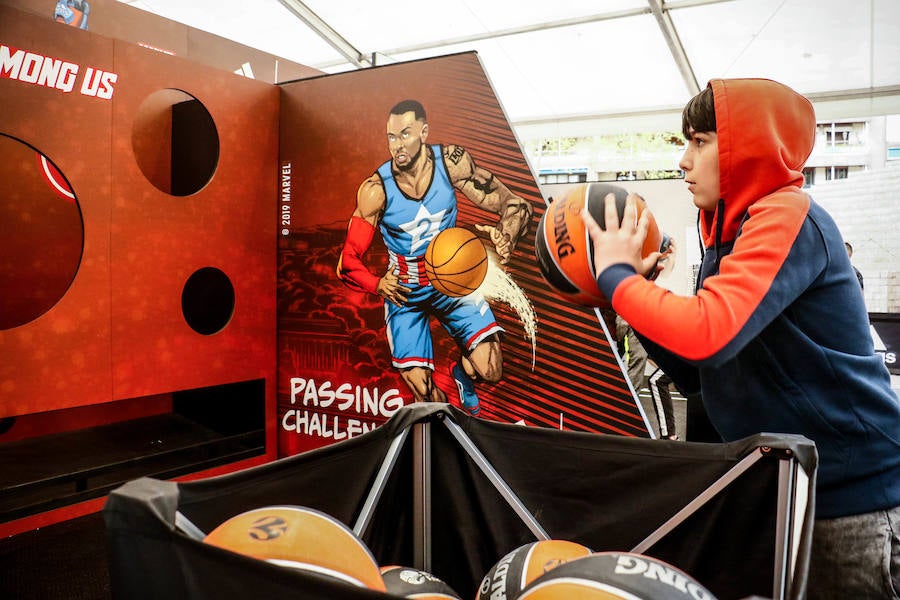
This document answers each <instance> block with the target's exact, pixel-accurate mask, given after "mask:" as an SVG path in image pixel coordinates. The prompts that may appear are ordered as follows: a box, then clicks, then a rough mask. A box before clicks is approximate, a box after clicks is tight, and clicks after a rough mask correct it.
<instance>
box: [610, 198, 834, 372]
mask: <svg viewBox="0 0 900 600" xmlns="http://www.w3.org/2000/svg"><path fill="white" fill-rule="evenodd" d="M809 206H810V200H809V197H808V196H807V195H806V194H804V193H802V192H800V191H799V190H784V191H782V192H778V193H775V194H772V195H770V196H767V197H766V198H763V199H761V200H760V201H758V202H757V203H756V204H754V205H753V206H751V207H750V209H749V218H748V219H747V220H746V221H745V222H744V224H743V227H742V229H741V233H740V234H739V235H738V237H737V238H736V240H735V243H734V247H733V249H732V252H731V253H730V254H728V255H727V256H725V257H724V258H722V260H721V263H720V266H719V272H718V273H717V274H714V275H711V276H709V277H707V278H706V279H705V280H704V281H703V285H702V287H701V288H700V289H699V290H698V292H697V295H696V296H690V297H686V296H679V295H676V294H673V293H672V292H669V291H668V290H665V289H664V288H661V287H659V286H657V285H656V284H654V283H653V282H650V281H647V280H645V279H644V278H643V277H640V276H639V275H637V274H635V273H634V271H633V270H631V269H629V268H627V267H625V266H624V265H613V266H612V267H610V268H608V269H606V270H604V271H603V273H601V274H600V276H599V277H598V279H597V282H598V285H599V286H600V289H601V290H602V291H603V293H604V294H606V295H607V297H608V298H612V305H613V308H614V309H615V311H616V312H617V313H619V314H621V315H622V317H623V318H624V319H625V320H627V321H628V322H629V323H631V325H632V327H634V329H635V330H636V331H638V332H640V333H641V334H642V335H643V336H644V337H646V338H647V339H649V340H650V341H651V342H652V343H654V344H656V345H657V346H660V347H661V348H664V349H666V350H667V351H669V352H671V353H673V354H675V355H677V356H678V357H680V358H681V359H682V360H686V361H689V362H691V363H693V364H696V365H700V366H718V365H720V364H722V363H724V362H726V361H728V360H729V359H731V358H733V357H734V356H735V355H736V354H737V353H738V352H739V351H740V350H741V349H742V348H743V347H744V346H745V345H746V344H747V343H748V342H749V341H750V340H752V339H753V338H754V337H756V336H757V335H758V334H759V333H760V332H761V331H762V330H763V329H764V328H765V327H766V326H767V325H768V324H769V323H771V322H772V320H774V319H775V318H776V317H777V316H778V315H780V314H781V313H782V312H783V311H784V309H785V308H786V307H787V306H789V305H790V304H791V303H792V302H794V301H795V300H796V299H797V298H798V297H799V296H800V295H801V294H802V293H803V291H804V290H806V289H807V288H808V287H809V286H810V284H811V283H812V282H813V281H814V280H815V279H816V277H818V275H819V274H820V273H821V272H822V271H823V269H824V268H825V265H826V264H827V260H828V258H827V252H826V250H825V246H824V242H823V240H822V237H821V234H820V232H819V230H818V228H817V227H815V225H814V224H813V223H812V221H809V220H807V219H806V216H807V212H808V210H809Z"/></svg>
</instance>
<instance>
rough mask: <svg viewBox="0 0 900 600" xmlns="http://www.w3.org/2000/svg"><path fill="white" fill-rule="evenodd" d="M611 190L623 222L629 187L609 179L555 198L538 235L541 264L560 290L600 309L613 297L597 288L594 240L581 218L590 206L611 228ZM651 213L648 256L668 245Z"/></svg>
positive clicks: (543, 272)
mask: <svg viewBox="0 0 900 600" xmlns="http://www.w3.org/2000/svg"><path fill="white" fill-rule="evenodd" d="M610 193H612V194H614V195H615V198H616V209H617V210H618V213H619V222H620V223H621V222H622V215H623V213H624V212H625V199H626V198H627V197H628V191H627V190H625V189H623V188H621V187H618V186H614V185H609V184H605V183H584V184H580V185H577V186H575V187H573V188H571V189H570V190H569V191H568V192H566V194H565V195H564V196H563V197H562V198H560V199H559V200H556V201H555V202H552V203H551V204H550V206H548V207H547V211H546V212H545V213H544V215H543V216H542V217H541V221H540V224H539V225H538V229H537V233H536V234H535V239H534V252H535V255H536V257H537V263H538V268H539V269H540V271H541V275H543V276H544V279H545V280H546V281H547V283H549V284H550V285H551V287H552V288H553V289H554V291H555V292H556V293H557V294H558V295H559V296H561V297H562V298H564V299H566V300H568V301H570V302H575V303H577V304H584V305H587V306H597V307H600V308H606V307H608V306H609V300H608V299H607V298H606V297H604V295H603V293H602V292H601V291H600V289H599V288H598V287H597V280H596V276H595V273H594V267H593V262H594V258H593V244H592V243H591V240H590V237H589V236H588V233H587V230H586V229H585V226H584V221H583V220H582V219H581V211H582V208H584V206H587V207H588V211H589V212H590V214H591V216H592V217H594V220H596V221H597V223H598V224H599V225H600V227H602V228H604V229H605V224H606V218H605V214H606V213H605V209H604V198H605V197H606V195H607V194H610ZM646 208H647V205H646V203H645V202H644V201H643V199H639V200H638V203H637V209H638V217H640V215H641V214H642V213H643V212H644V210H645V209H646ZM648 212H649V211H648ZM649 214H650V228H649V230H648V231H647V239H646V240H645V241H644V246H643V248H642V255H643V256H648V255H650V254H651V253H653V252H656V251H658V250H659V249H660V244H661V243H662V233H661V232H660V230H659V226H658V225H657V223H656V219H654V218H653V214H652V213H649ZM654 275H655V274H654Z"/></svg>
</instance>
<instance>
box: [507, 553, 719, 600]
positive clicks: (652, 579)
mask: <svg viewBox="0 0 900 600" xmlns="http://www.w3.org/2000/svg"><path fill="white" fill-rule="evenodd" d="M569 598H578V599H579V600H715V596H713V594H712V592H710V591H709V590H707V589H706V588H705V587H703V586H702V585H701V584H700V583H699V582H698V581H697V580H696V579H694V578H693V577H691V576H690V575H688V574H687V573H685V572H684V571H682V570H680V569H678V568H676V567H673V566H672V565H670V564H668V563H666V562H663V561H661V560H659V559H656V558H652V557H649V556H645V555H643V554H634V553H630V552H598V553H596V554H591V555H590V556H585V557H583V558H578V559H575V560H572V561H569V562H567V563H566V564H564V565H561V566H559V567H557V568H556V569H553V570H552V571H550V572H548V573H547V574H545V575H542V576H541V577H538V578H537V579H535V580H534V581H533V582H532V583H531V584H530V585H529V586H528V587H527V588H525V589H524V590H523V591H522V593H521V594H520V595H519V596H516V599H517V600H564V599H566V600H567V599H569Z"/></svg>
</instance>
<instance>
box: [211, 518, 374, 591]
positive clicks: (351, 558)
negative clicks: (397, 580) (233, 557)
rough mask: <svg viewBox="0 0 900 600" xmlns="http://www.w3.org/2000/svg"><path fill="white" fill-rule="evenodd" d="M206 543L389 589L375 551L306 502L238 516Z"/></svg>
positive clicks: (212, 535) (218, 529) (290, 565)
mask: <svg viewBox="0 0 900 600" xmlns="http://www.w3.org/2000/svg"><path fill="white" fill-rule="evenodd" d="M204 542H206V543H207V544H211V545H213V546H218V547H220V548H225V549H227V550H231V551H232V552H237V553H240V554H246V555H247V556H252V557H253V558H258V559H261V560H265V561H267V562H270V563H274V564H277V565H281V566H283V567H288V568H292V569H299V570H301V571H307V572H309V573H313V574H317V575H320V576H324V577H328V578H330V579H334V580H337V581H342V582H345V583H347V584H351V585H355V586H358V587H365V588H370V589H373V590H379V591H382V592H383V591H386V588H385V585H384V579H383V578H382V577H381V571H380V569H379V568H378V564H377V563H376V562H375V558H374V557H373V556H372V553H371V551H370V550H369V549H368V548H367V547H366V545H365V544H364V543H363V542H362V541H361V540H360V539H359V538H357V537H356V536H355V535H354V534H353V532H352V531H351V530H350V529H349V528H348V527H347V526H346V525H344V524H343V523H341V522H340V521H338V520H337V519H335V518H334V517H331V516H330V515H327V514H325V513H323V512H320V511H318V510H315V509H311V508H306V507H303V506H267V507H264V508H257V509H254V510H249V511H247V512H243V513H241V514H239V515H236V516H234V517H232V518H230V519H228V520H227V521H225V522H224V523H222V524H221V525H219V526H218V527H216V528H215V529H214V530H213V531H212V532H210V534H209V535H207V536H206V538H205V539H204Z"/></svg>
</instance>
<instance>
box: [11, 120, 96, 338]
mask: <svg viewBox="0 0 900 600" xmlns="http://www.w3.org/2000/svg"><path fill="white" fill-rule="evenodd" d="M0 157H2V158H3V159H2V160H0V329H12V328H13V327H18V326H20V325H24V324H25V323H29V322H31V321H33V320H35V319H37V318H38V317H40V316H41V315H43V314H44V313H46V312H47V311H49V310H50V309H51V308H53V306H54V305H55V304H56V303H57V302H59V300H60V299H61V298H62V297H63V295H65V293H66V291H67V290H68V289H69V286H70V285H72V281H73V280H74V279H75V274H76V273H77V272H78V267H79V265H80V264H81V254H82V250H83V248H84V223H83V221H82V218H81V209H80V208H79V206H78V200H77V199H76V198H75V193H74V192H73V191H72V186H71V185H69V182H68V180H67V179H66V178H65V177H64V176H63V174H62V173H61V172H60V170H59V169H58V168H57V167H56V165H54V164H53V163H52V162H51V161H50V160H49V159H48V158H47V157H46V156H44V154H42V153H41V152H39V151H38V150H36V149H35V148H32V147H31V146H29V145H28V144H26V143H24V142H22V141H20V140H18V139H15V138H12V137H9V136H7V135H3V134H0Z"/></svg>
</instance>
